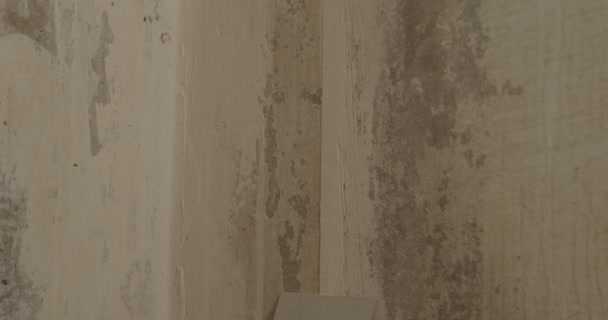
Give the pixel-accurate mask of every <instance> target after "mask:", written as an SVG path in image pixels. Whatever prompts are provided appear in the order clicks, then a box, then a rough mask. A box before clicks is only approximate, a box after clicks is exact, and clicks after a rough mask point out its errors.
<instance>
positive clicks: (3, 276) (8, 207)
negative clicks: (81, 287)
mask: <svg viewBox="0 0 608 320" xmlns="http://www.w3.org/2000/svg"><path fill="white" fill-rule="evenodd" d="M26 228H27V198H26V193H25V190H23V189H22V188H19V187H18V186H17V185H16V183H15V181H14V179H12V178H10V177H9V176H8V175H6V174H3V175H1V176H0V319H35V318H36V315H37V313H38V311H39V310H40V308H41V306H42V297H41V289H40V288H39V287H37V286H36V285H35V284H34V283H33V282H32V280H31V279H30V277H29V275H28V274H27V272H26V271H25V270H24V267H23V265H22V264H21V262H20V256H21V246H22V240H21V235H22V233H23V231H24V230H25V229H26Z"/></svg>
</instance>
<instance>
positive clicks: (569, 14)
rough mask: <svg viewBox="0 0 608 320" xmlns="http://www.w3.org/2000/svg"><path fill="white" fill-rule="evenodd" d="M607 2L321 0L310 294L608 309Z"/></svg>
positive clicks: (473, 307) (432, 304)
mask: <svg viewBox="0 0 608 320" xmlns="http://www.w3.org/2000/svg"><path fill="white" fill-rule="evenodd" d="M607 14H608V4H607V3H606V2H605V1H599V0H598V1H583V2H579V1H540V0H537V1H528V0H525V1H524V0H521V1H519V0H518V1H489V0H488V1H486V0H471V1H433V0H432V1H415V0H412V1H409V0H403V1H393V0H382V1H365V0H360V1H346V0H337V1H325V2H324V7H323V21H324V27H323V28H324V40H323V41H324V49H325V50H324V52H323V57H324V58H323V66H324V68H323V72H324V73H323V80H324V81H323V92H324V97H323V120H322V121H323V125H322V128H323V131H322V132H323V135H322V141H323V150H322V154H323V156H322V188H321V190H322V196H321V221H322V224H321V232H322V236H321V248H322V249H321V273H320V277H321V292H322V293H328V294H349V295H355V296H369V297H377V298H378V299H380V300H381V301H382V302H381V305H380V308H379V310H378V318H379V319H458V320H461V319H462V320H464V319H606V318H608V295H607V293H608V212H607V210H608V186H607V185H606V183H605V182H606V181H607V179H608V162H606V160H605V159H606V156H607V155H608V131H607V123H608V106H607V105H606V101H607V99H608V82H607V79H608V63H607V61H606V57H607V56H608V46H606V44H605V40H606V33H607V31H608V19H606V15H607ZM330 46H331V47H330Z"/></svg>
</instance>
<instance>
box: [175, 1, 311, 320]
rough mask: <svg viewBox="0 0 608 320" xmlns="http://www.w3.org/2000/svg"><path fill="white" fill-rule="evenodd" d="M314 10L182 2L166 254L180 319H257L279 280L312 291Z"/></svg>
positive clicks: (292, 5)
mask: <svg viewBox="0 0 608 320" xmlns="http://www.w3.org/2000/svg"><path fill="white" fill-rule="evenodd" d="M318 10H319V5H318V2H317V1H312V2H311V1H286V2H285V1H276V2H275V1H268V2H258V3H256V4H253V3H250V4H246V3H242V2H234V1H228V2H227V1H219V0H218V1H204V2H201V1H185V2H184V3H183V7H182V8H181V12H182V30H181V39H180V40H179V42H180V46H181V49H180V50H181V57H180V59H181V62H180V64H181V66H180V68H182V70H181V71H180V72H181V74H182V76H180V79H181V80H180V81H181V89H180V100H181V102H180V103H181V104H182V107H181V110H182V111H181V112H182V118H183V123H182V124H181V126H182V127H183V131H182V133H181V135H182V137H181V145H182V148H181V150H180V153H181V155H180V157H181V159H180V163H181V164H182V165H183V167H181V168H178V169H179V170H180V171H181V173H180V178H179V180H180V181H181V182H180V184H181V186H180V191H179V197H180V198H181V204H182V205H181V208H179V211H180V213H179V217H178V222H177V225H176V230H175V231H176V235H177V236H176V240H177V242H178V246H179V252H178V254H177V255H176V257H175V259H176V261H177V266H176V269H177V271H176V272H177V273H178V275H179V277H181V274H183V282H182V283H183V286H180V287H179V288H178V293H177V295H176V299H182V301H185V310H182V311H181V312H182V316H183V317H184V318H185V319H200V318H212V319H243V318H245V319H262V318H263V319H267V318H268V317H269V316H270V315H271V313H272V311H273V309H274V306H275V303H276V301H277V298H278V295H279V293H280V292H281V291H283V290H287V291H305V292H317V291H318V251H319V233H318V228H319V207H318V201H319V170H320V169H319V168H320V167H319V165H320V163H319V162H320V154H319V148H320V100H321V88H320V80H321V79H320V68H321V65H320V61H319V59H320V49H321V48H320V42H319V41H320V38H319V37H320V20H319V12H318ZM201 17H203V18H201ZM260 268H262V269H263V270H260ZM177 304H178V305H181V303H180V302H178V303H177ZM175 312H176V313H177V314H178V316H179V313H180V311H179V310H176V311H175Z"/></svg>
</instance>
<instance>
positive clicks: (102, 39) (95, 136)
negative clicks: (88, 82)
mask: <svg viewBox="0 0 608 320" xmlns="http://www.w3.org/2000/svg"><path fill="white" fill-rule="evenodd" d="M112 42H114V33H113V32H112V28H111V27H110V23H109V22H108V13H107V12H105V11H104V12H103V14H102V16H101V31H100V34H99V46H98V47H97V50H96V51H95V55H94V56H93V58H92V59H91V69H92V70H93V72H94V73H95V75H97V87H96V89H95V92H94V93H93V98H92V99H91V104H90V105H89V135H90V143H91V155H92V156H96V155H97V154H98V153H99V151H100V150H101V147H102V145H101V143H100V142H99V129H98V127H97V106H104V105H106V104H108V103H110V83H109V81H108V76H107V74H106V58H107V57H108V55H109V54H110V44H111V43H112Z"/></svg>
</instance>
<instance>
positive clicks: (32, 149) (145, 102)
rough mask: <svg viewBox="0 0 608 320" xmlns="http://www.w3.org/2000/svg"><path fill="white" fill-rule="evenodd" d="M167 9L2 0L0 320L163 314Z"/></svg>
mask: <svg viewBox="0 0 608 320" xmlns="http://www.w3.org/2000/svg"><path fill="white" fill-rule="evenodd" d="M175 9H176V8H167V7H165V6H163V5H161V4H160V3H159V2H157V1H146V2H145V3H144V2H141V1H113V2H112V1H72V0H54V1H53V0H3V1H0V12H1V15H0V239H1V240H0V319H11V320H15V319H28V320H29V319H167V315H168V312H169V290H170V287H171V283H170V278H169V275H171V274H173V272H172V271H170V270H169V262H170V261H169V254H168V252H169V244H170V242H169V231H170V228H169V226H170V218H171V213H170V209H171V196H170V195H171V185H170V177H171V175H172V174H171V170H172V169H171V162H172V159H173V155H172V154H173V152H172V148H173V141H172V139H173V138H172V137H173V130H174V127H175V126H174V121H173V118H174V110H175V109H174V105H175V103H174V102H175V92H176V90H175V85H174V84H175V72H174V66H173V65H172V61H173V60H174V59H175V58H174V57H175V54H176V51H175V50H174V46H170V42H168V41H167V39H168V37H170V36H169V35H170V34H172V32H174V31H175V30H174V27H175V26H174V24H175V20H176V13H177V12H176V11H175ZM163 34H165V36H164V37H162V38H161V35H163Z"/></svg>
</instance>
